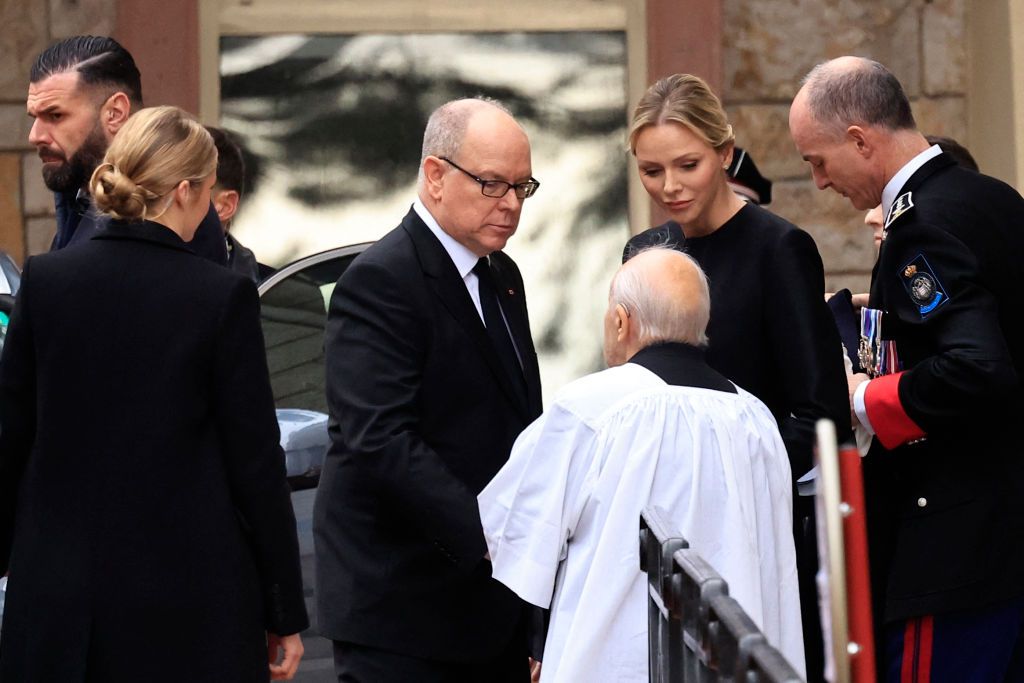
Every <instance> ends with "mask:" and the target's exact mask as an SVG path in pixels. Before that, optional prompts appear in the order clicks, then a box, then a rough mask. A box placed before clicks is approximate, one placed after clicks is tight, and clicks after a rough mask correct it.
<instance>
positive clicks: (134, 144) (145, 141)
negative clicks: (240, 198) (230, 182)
mask: <svg viewBox="0 0 1024 683" xmlns="http://www.w3.org/2000/svg"><path fill="white" fill-rule="evenodd" d="M216 170H217V148H216V147H214V144H213V138H211V137H210V134H209V133H207V132H206V129H205V128H203V126H202V125H201V124H200V123H199V122H198V121H196V120H195V119H193V118H192V117H191V116H190V115H189V114H188V113H187V112H185V111H183V110H181V109H179V108H178V107H152V108H149V109H142V110H141V111H139V113H137V114H135V115H133V116H132V117H131V118H129V119H128V121H127V122H126V123H125V124H124V126H123V127H122V128H121V130H119V131H118V133H117V135H115V136H114V141H113V142H112V143H110V147H109V148H108V149H107V153H106V155H105V156H104V157H103V163H102V164H100V165H99V166H97V167H96V170H95V171H94V172H93V174H92V178H91V179H90V180H89V191H90V192H91V193H92V196H93V201H94V202H95V204H96V207H97V208H98V209H99V210H100V211H102V212H103V213H107V214H110V215H111V216H113V217H114V218H120V219H123V220H129V221H135V220H143V219H146V218H155V217H157V216H159V215H160V214H162V213H163V212H164V211H166V210H167V207H168V206H169V204H170V198H169V197H167V195H168V193H170V192H171V191H172V190H173V189H174V188H175V187H177V185H178V183H180V182H181V181H182V180H187V181H189V183H191V184H193V185H198V184H199V183H200V181H202V180H203V178H206V177H207V176H209V175H210V174H211V173H213V172H214V171H216Z"/></svg>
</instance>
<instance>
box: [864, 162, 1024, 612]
mask: <svg viewBox="0 0 1024 683" xmlns="http://www.w3.org/2000/svg"><path fill="white" fill-rule="evenodd" d="M908 192H909V193H911V196H910V197H909V198H904V199H902V202H901V203H900V202H898V204H900V205H901V206H902V207H903V208H904V209H906V210H905V211H903V212H902V213H900V214H899V215H898V216H897V217H896V218H895V219H893V220H892V222H891V224H890V225H889V226H888V227H887V233H886V237H885V240H884V241H883V242H882V247H881V252H880V254H879V258H878V262H877V264H876V265H875V270H874V273H873V275H872V284H871V307H872V308H877V309H881V310H883V311H884V314H883V319H882V333H883V336H884V337H886V338H889V339H893V340H895V342H896V351H897V354H898V355H899V358H900V360H901V361H902V363H903V367H904V370H906V372H904V373H903V375H901V376H900V377H899V379H898V385H896V386H897V389H898V401H899V404H898V405H899V408H898V411H899V412H903V413H905V414H906V416H908V417H909V418H910V419H911V420H912V421H913V423H915V424H916V425H917V426H918V427H920V428H921V429H922V430H923V431H924V434H925V435H926V438H925V440H924V441H921V442H918V443H913V444H910V443H907V444H904V445H901V446H898V447H895V448H894V449H893V450H891V451H886V450H885V449H884V448H882V447H881V444H880V443H878V440H877V439H876V443H875V446H874V447H873V449H872V451H871V453H870V454H869V456H868V457H867V458H866V459H865V478H866V483H867V495H868V503H869V517H870V519H869V522H871V529H870V531H871V532H872V535H871V537H870V540H871V545H870V552H871V560H872V562H873V564H874V565H875V573H876V580H877V581H878V583H876V586H875V590H876V592H880V593H882V595H881V596H880V597H881V598H884V600H885V608H884V617H885V618H886V619H889V620H892V619H901V618H906V617H909V616H917V615H922V614H933V613H940V612H944V611H949V610H960V609H967V608H972V607H980V606H983V605H987V604H991V603H994V602H999V601H1005V600H1009V599H1012V598H1015V597H1018V596H1021V595H1024V544H1022V543H1021V539H1024V507H1022V506H1021V502H1022V501H1024V445H1022V443H1024V442H1022V439H1021V433H1020V431H1019V427H1020V420H1021V415H1024V386H1022V383H1021V378H1022V377H1024V316H1021V303H1020V302H1021V298H1020V296H1021V295H1020V292H1021V285H1020V273H1021V270H1022V267H1024V265H1022V264H1024V199H1022V198H1021V196H1020V195H1019V194H1018V193H1017V192H1016V191H1015V190H1014V189H1013V188H1011V187H1009V186H1008V185H1006V184H1004V183H1002V182H1000V181H998V180H995V179H993V178H989V177H987V176H983V175H980V174H978V173H975V172H973V171H969V170H966V169H963V168H961V167H959V166H957V165H956V163H955V162H954V161H953V159H952V158H951V157H949V156H948V155H946V154H942V155H939V156H938V157H936V158H934V159H931V160H930V161H928V162H927V163H926V164H925V165H924V166H922V167H921V168H920V169H919V170H918V171H917V172H916V173H915V174H914V175H913V176H912V177H911V178H910V180H909V181H908V182H907V183H906V184H905V185H904V187H903V188H902V190H901V191H900V194H901V195H903V194H904V193H908ZM908 199H909V201H908ZM910 204H912V207H911V206H910ZM929 283H930V284H929ZM915 284H916V285H917V288H916V289H915ZM939 293H941V294H942V296H941V297H939V298H936V296H937V295H938V294H939ZM868 396H869V397H870V396H871V394H870V390H869V394H868ZM869 411H870V407H869ZM869 415H870V412H869Z"/></svg>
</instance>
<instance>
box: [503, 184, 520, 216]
mask: <svg viewBox="0 0 1024 683" xmlns="http://www.w3.org/2000/svg"><path fill="white" fill-rule="evenodd" d="M499 204H500V205H501V208H503V209H506V210H508V211H515V210H516V209H518V208H520V207H521V206H522V205H523V200H522V199H520V198H519V195H517V194H516V191H515V190H514V189H512V188H511V187H510V188H509V189H508V192H506V193H505V195H504V196H503V197H502V198H501V201H500V202H499Z"/></svg>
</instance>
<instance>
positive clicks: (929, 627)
mask: <svg viewBox="0 0 1024 683" xmlns="http://www.w3.org/2000/svg"><path fill="white" fill-rule="evenodd" d="M933 635H934V621H933V619H932V617H931V616H927V617H921V636H920V638H919V639H918V644H919V645H920V647H919V649H918V656H917V682H916V683H928V682H929V681H930V680H932V640H933V638H932V636H933Z"/></svg>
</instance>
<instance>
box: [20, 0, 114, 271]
mask: <svg viewBox="0 0 1024 683" xmlns="http://www.w3.org/2000/svg"><path fill="white" fill-rule="evenodd" d="M116 11H117V2H116V0H0V25H2V26H3V29H4V30H3V31H2V32H0V65H2V66H0V249H2V250H4V251H6V252H7V253H9V254H11V256H13V257H14V258H15V260H17V261H18V262H19V263H20V262H23V261H24V259H25V257H26V256H29V255H32V254H38V253H40V252H42V251H46V250H47V249H48V248H49V246H50V240H51V239H52V238H53V233H54V230H55V228H56V224H55V222H54V218H53V195H52V194H51V193H50V192H49V191H48V190H47V189H46V186H45V185H43V181H42V176H41V175H40V163H39V158H38V157H37V156H36V153H35V150H34V149H33V148H32V147H31V145H29V144H28V134H29V129H30V128H31V125H32V120H31V119H29V118H28V116H26V115H25V96H26V94H27V92H28V72H29V69H30V68H31V66H32V62H33V61H35V58H36V55H38V54H39V53H40V52H41V51H42V50H43V49H45V48H46V46H47V45H49V44H51V43H52V42H54V41H55V40H58V39H60V38H66V37H68V36H73V35H78V34H86V33H91V34H100V35H109V34H110V33H111V31H112V30H113V26H114V20H115V17H116Z"/></svg>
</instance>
